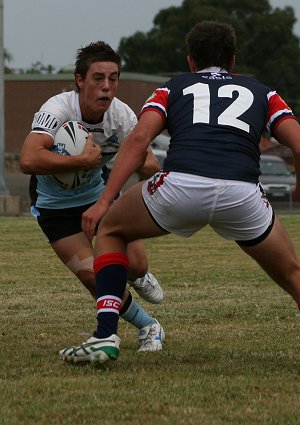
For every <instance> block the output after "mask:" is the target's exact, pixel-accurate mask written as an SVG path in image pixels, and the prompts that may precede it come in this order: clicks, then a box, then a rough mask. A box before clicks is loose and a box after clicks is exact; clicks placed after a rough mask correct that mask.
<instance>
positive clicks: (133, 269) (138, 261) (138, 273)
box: [128, 256, 148, 279]
mask: <svg viewBox="0 0 300 425" xmlns="http://www.w3.org/2000/svg"><path fill="white" fill-rule="evenodd" d="M147 271H148V261H147V257H146V256H141V257H139V256H132V257H130V258H129V268H128V276H129V277H131V278H134V279H137V278H138V277H143V276H145V274H146V273H147Z"/></svg>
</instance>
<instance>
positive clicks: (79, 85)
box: [75, 74, 84, 89]
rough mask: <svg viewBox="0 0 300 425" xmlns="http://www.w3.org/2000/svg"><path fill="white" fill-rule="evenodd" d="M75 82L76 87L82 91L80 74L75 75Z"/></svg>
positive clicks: (82, 82)
mask: <svg viewBox="0 0 300 425" xmlns="http://www.w3.org/2000/svg"><path fill="white" fill-rule="evenodd" d="M75 81H76V85H77V87H79V88H80V89H82V87H83V85H84V79H83V78H82V76H81V75H80V74H76V75H75Z"/></svg>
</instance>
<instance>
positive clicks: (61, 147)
mask: <svg viewBox="0 0 300 425" xmlns="http://www.w3.org/2000/svg"><path fill="white" fill-rule="evenodd" d="M50 151H52V152H54V153H58V154H59V155H65V156H70V154H69V152H67V151H66V145H65V144H64V143H61V142H58V143H57V144H56V145H55V146H52V147H51V148H50Z"/></svg>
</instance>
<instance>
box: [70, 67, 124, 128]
mask: <svg viewBox="0 0 300 425" xmlns="http://www.w3.org/2000/svg"><path fill="white" fill-rule="evenodd" d="M118 74H119V69H118V65H117V64H116V63H114V62H94V63H92V64H91V65H90V67H89V69H88V72H87V74H86V77H85V78H84V79H83V78H82V77H81V76H80V75H76V82H77V84H78V86H79V89H80V91H79V102H80V109H81V113H82V117H83V118H84V120H85V121H94V122H100V121H101V120H102V117H103V114H104V112H106V111H107V109H108V108H109V107H110V104H111V102H112V100H113V98H114V97H115V96H116V93H117V90H118V84H119V75H118Z"/></svg>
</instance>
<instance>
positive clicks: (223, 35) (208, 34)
mask: <svg viewBox="0 0 300 425" xmlns="http://www.w3.org/2000/svg"><path fill="white" fill-rule="evenodd" d="M186 43H187V47H188V53H189V55H190V56H191V57H192V58H193V59H194V61H195V63H196V65H197V67H198V68H199V70H200V69H204V68H208V67H209V66H219V67H220V68H224V69H226V70H227V71H229V70H230V65H231V64H232V58H233V56H234V54H235V52H236V35H235V31H234V29H233V27H232V26H231V25H229V24H225V23H223V22H218V21H202V22H199V23H198V24H196V25H195V26H194V27H193V28H192V29H191V31H190V32H189V33H188V34H187V36H186Z"/></svg>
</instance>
